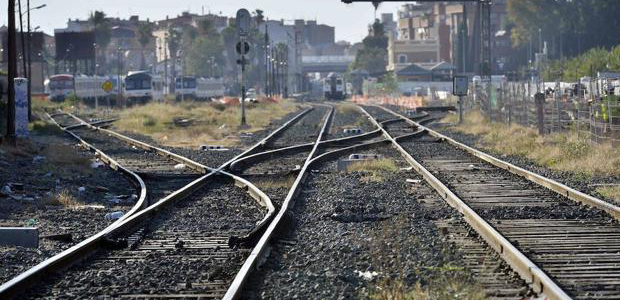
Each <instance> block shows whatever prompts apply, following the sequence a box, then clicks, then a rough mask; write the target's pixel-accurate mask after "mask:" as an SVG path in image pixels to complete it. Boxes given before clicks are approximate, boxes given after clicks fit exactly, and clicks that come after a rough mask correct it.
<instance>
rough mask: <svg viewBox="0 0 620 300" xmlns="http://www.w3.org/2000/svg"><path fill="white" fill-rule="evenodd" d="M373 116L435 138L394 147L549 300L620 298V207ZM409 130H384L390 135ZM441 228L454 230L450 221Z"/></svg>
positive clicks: (377, 111)
mask: <svg viewBox="0 0 620 300" xmlns="http://www.w3.org/2000/svg"><path fill="white" fill-rule="evenodd" d="M368 111H369V112H370V114H371V115H374V116H377V117H379V118H385V117H386V116H387V115H386V113H388V114H392V115H393V116H396V117H399V118H401V119H402V120H403V121H404V122H407V124H408V125H409V126H410V127H412V128H414V129H422V130H424V131H425V132H426V133H427V135H425V136H424V137H422V138H418V139H417V140H416V139H414V140H410V141H404V142H396V141H393V144H394V146H396V147H397V148H398V149H399V150H400V152H401V154H402V155H404V156H405V157H406V159H407V160H408V161H409V162H410V163H411V164H412V165H413V166H414V168H415V169H416V170H417V171H418V172H420V173H422V174H423V175H424V177H425V179H426V180H427V181H428V182H429V183H430V184H431V185H432V186H433V187H434V188H435V189H436V190H437V191H438V192H439V194H440V195H441V196H442V197H443V198H444V199H446V201H448V202H449V203H450V204H451V205H452V206H454V207H455V208H457V209H458V210H459V211H461V212H462V213H463V214H464V217H465V219H466V220H467V222H468V223H469V224H470V226H472V227H474V228H476V230H477V232H478V233H479V234H480V235H481V236H482V238H483V239H484V240H486V242H487V243H488V244H489V245H490V246H491V247H492V248H494V249H495V250H496V251H497V252H498V254H499V255H500V256H501V257H502V258H503V259H504V260H506V261H507V262H508V263H509V264H510V265H511V267H512V268H513V269H514V270H515V271H517V272H518V273H519V274H520V275H521V277H522V278H523V279H524V280H526V281H527V282H528V283H530V286H531V287H532V288H533V289H534V290H535V291H536V292H538V293H540V294H542V295H545V296H546V297H548V298H549V299H620V292H619V291H620V281H619V280H618V279H620V264H619V263H618V260H619V259H620V252H619V251H618V247H619V246H620V244H619V242H618V237H619V234H620V226H618V222H617V220H616V219H614V217H613V216H615V217H616V218H617V216H618V211H620V208H618V207H615V206H613V205H610V204H609V203H606V202H603V201H601V200H598V199H594V198H592V197H590V196H587V195H583V194H581V193H579V192H577V191H575V190H572V189H570V188H568V187H566V186H563V185H561V184H558V183H556V182H554V181H552V180H549V179H546V178H543V177H541V176H539V175H536V174H533V173H530V172H528V171H525V170H523V169H520V168H518V167H516V166H513V165H510V164H508V163H505V162H502V161H500V160H497V159H496V158H493V157H491V156H489V155H487V154H484V153H481V152H479V151H477V150H474V149H471V148H469V147H467V146H464V145H462V144H459V143H457V142H456V141H454V140H451V139H449V138H447V137H445V136H443V135H441V134H439V133H436V132H434V131H432V130H430V129H428V128H426V127H424V126H422V125H420V124H419V123H417V122H415V121H412V120H410V119H408V118H406V117H405V116H402V115H399V114H397V113H394V112H391V111H388V110H386V109H383V108H377V107H369V108H368ZM419 118H426V117H425V116H419ZM401 133H402V131H401V130H399V129H398V128H390V127H389V126H384V135H385V136H386V137H389V138H393V137H395V135H397V134H401ZM582 202H583V203H586V204H588V206H586V205H583V204H582ZM441 226H444V227H445V228H446V230H448V231H449V230H453V228H454V226H450V224H446V223H445V222H444V223H443V224H441ZM450 228H452V229H450Z"/></svg>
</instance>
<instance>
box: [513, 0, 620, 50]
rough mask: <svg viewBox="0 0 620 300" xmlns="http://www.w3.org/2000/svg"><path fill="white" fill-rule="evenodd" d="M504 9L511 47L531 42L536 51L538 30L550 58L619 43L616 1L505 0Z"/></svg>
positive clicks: (618, 19) (619, 34) (618, 20)
mask: <svg viewBox="0 0 620 300" xmlns="http://www.w3.org/2000/svg"><path fill="white" fill-rule="evenodd" d="M507 10H508V18H509V21H510V22H511V26H512V38H513V45H514V46H520V45H524V44H527V43H528V42H532V43H533V44H534V45H536V48H535V49H540V48H541V47H542V45H538V44H539V43H538V33H539V30H540V33H541V35H542V39H543V41H547V42H548V44H549V47H550V51H551V55H552V56H554V57H561V56H564V55H567V56H575V55H578V54H580V53H582V52H584V51H586V50H588V49H592V48H596V47H604V48H606V49H610V48H611V47H614V46H615V45H616V44H618V42H620V18H618V15H619V14H620V5H618V1H616V0H579V1H575V0H508V7H507Z"/></svg>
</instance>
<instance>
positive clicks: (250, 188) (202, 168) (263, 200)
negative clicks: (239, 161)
mask: <svg viewBox="0 0 620 300" xmlns="http://www.w3.org/2000/svg"><path fill="white" fill-rule="evenodd" d="M67 115H68V116H70V117H72V118H74V119H75V120H77V121H79V122H81V123H82V124H83V125H84V126H87V127H89V128H92V129H94V130H100V131H103V132H105V133H107V134H109V135H112V136H113V137H115V138H118V139H120V140H121V141H124V142H127V143H129V144H130V145H136V146H139V147H141V148H142V149H145V150H148V151H151V152H155V153H157V154H159V155H162V156H164V157H166V158H169V159H172V160H174V161H176V162H179V163H182V164H185V165H187V166H190V168H192V169H195V170H197V171H199V172H201V173H203V174H206V173H207V172H214V171H215V169H213V168H210V167H208V166H206V165H203V164H201V163H199V162H197V161H194V160H191V159H189V158H187V157H184V156H181V155H178V154H176V153H172V152H170V151H168V150H165V149H162V148H159V147H156V146H153V145H150V144H147V143H144V142H141V141H138V140H136V139H133V138H130V137H128V136H125V135H123V134H120V133H118V132H115V131H112V130H109V129H104V128H101V127H96V126H94V125H93V124H92V123H86V122H85V121H84V120H83V119H81V118H79V117H77V116H75V115H73V114H71V113H67ZM219 174H222V175H224V176H228V177H230V178H232V179H233V180H234V181H235V185H236V186H237V187H240V188H243V189H245V190H246V191H247V192H248V194H250V196H252V198H254V200H256V201H257V202H258V203H259V204H260V205H261V206H263V207H266V208H267V209H268V213H267V215H265V217H264V218H263V219H262V220H261V221H260V222H259V223H258V224H259V225H257V226H262V224H264V223H266V222H267V221H268V220H269V218H270V217H271V215H272V214H273V213H274V212H275V206H274V205H273V202H272V201H271V199H270V198H269V197H268V196H267V195H266V194H265V193H264V192H263V191H261V190H260V189H259V188H258V187H256V186H255V185H254V184H252V183H251V182H249V181H248V180H245V179H243V178H241V177H239V176H237V175H234V174H231V173H228V172H225V171H223V170H222V171H219Z"/></svg>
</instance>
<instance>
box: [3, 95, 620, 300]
mask: <svg viewBox="0 0 620 300" xmlns="http://www.w3.org/2000/svg"><path fill="white" fill-rule="evenodd" d="M360 112H361V114H360V115H357V116H356V114H355V113H352V112H351V111H346V115H348V116H347V117H345V118H343V119H346V120H334V118H335V116H341V117H342V116H343V115H345V114H344V113H342V112H340V114H339V113H338V111H337V110H335V109H334V108H333V107H330V106H316V107H315V108H314V109H309V110H306V111H304V112H302V113H300V114H299V115H297V116H296V117H295V118H293V119H292V120H290V121H289V122H287V123H285V124H284V125H283V126H282V127H281V128H279V129H277V130H276V131H274V132H273V133H272V134H270V135H269V136H268V137H266V138H264V139H263V140H261V141H260V142H259V143H257V144H255V145H254V146H252V147H251V148H250V149H248V150H246V151H245V152H243V153H242V154H239V155H238V156H236V157H235V158H233V159H231V160H229V161H228V162H226V163H224V164H222V165H221V166H220V167H218V168H209V167H207V166H204V165H201V164H199V163H196V162H193V161H191V160H189V159H187V158H184V157H181V156H178V155H175V154H173V153H170V152H168V151H166V150H163V149H160V148H157V147H154V146H151V145H148V144H144V143H142V142H139V141H136V140H133V139H130V138H128V137H126V136H122V135H120V134H118V133H115V132H112V131H109V130H106V129H104V128H101V127H96V126H95V125H98V124H87V123H86V122H84V121H83V120H81V119H79V118H77V117H75V116H72V115H57V116H54V118H55V121H56V122H57V123H58V124H59V126H61V127H63V128H64V129H65V130H67V128H68V129H70V130H67V131H68V132H69V133H70V134H73V135H74V136H75V137H76V138H79V139H80V140H81V142H82V143H83V144H85V145H87V147H89V148H91V149H92V150H94V151H96V152H97V153H99V155H100V158H101V159H102V160H103V161H106V162H107V163H108V164H109V165H110V166H112V167H115V168H117V169H118V170H120V171H121V172H124V173H125V174H126V176H133V177H134V182H135V183H136V185H137V186H141V187H142V190H143V191H146V190H150V189H151V188H149V186H156V185H157V180H161V179H164V180H171V179H174V180H176V179H179V180H185V181H188V180H189V181H191V182H190V183H189V184H187V185H184V186H182V187H180V188H177V187H176V186H172V187H166V188H165V189H163V190H166V191H162V192H161V194H160V195H159V197H163V198H161V199H160V200H158V199H156V198H157V197H155V199H156V200H158V201H147V199H148V197H147V196H141V200H142V202H143V203H142V204H141V205H140V207H139V208H136V207H134V208H135V209H134V210H132V211H131V212H130V213H128V214H127V215H126V216H125V217H124V218H123V219H121V220H119V221H117V222H116V223H114V224H113V225H111V226H110V227H108V228H107V229H106V230H104V231H102V232H101V233H100V234H97V235H96V236H94V237H92V238H90V239H88V240H87V241H84V242H82V243H80V244H79V245H76V246H75V247H74V248H72V249H69V250H67V251H65V252H67V253H61V254H59V255H57V256H56V257H53V258H52V259H50V260H49V261H46V262H44V263H42V264H41V265H39V266H37V267H35V268H33V269H32V270H30V271H29V272H26V273H24V274H22V275H20V276H19V277H17V278H15V279H14V280H12V281H10V282H7V283H5V284H4V285H2V286H0V296H2V297H4V296H5V295H7V296H8V295H17V294H19V293H20V291H22V290H20V288H23V287H25V286H27V285H29V284H30V283H33V282H36V281H37V278H41V276H44V274H56V275H54V276H55V277H50V278H48V280H47V281H46V282H47V284H45V285H41V286H40V287H39V289H37V290H33V292H31V293H30V294H29V295H28V296H29V297H31V298H40V297H48V298H50V299H51V298H58V297H64V298H66V297H69V298H71V296H75V295H88V296H92V297H95V296H97V295H109V296H110V295H111V296H112V297H121V298H134V299H139V298H207V299H219V298H224V299H236V298H239V297H242V298H244V299H246V298H247V299H253V298H262V296H257V293H258V291H260V289H261V288H265V286H267V287H271V288H279V287H283V286H285V285H286V284H283V285H282V286H279V287H274V286H270V285H269V284H267V285H265V284H266V281H269V280H274V281H273V282H274V283H275V282H278V279H277V277H269V276H267V275H266V274H265V273H261V272H259V273H256V271H255V270H256V267H258V266H259V265H260V264H261V261H264V260H265V259H267V265H266V266H267V268H266V269H267V270H268V269H269V268H273V267H274V265H273V262H271V263H270V259H273V257H274V256H275V257H276V258H278V259H283V258H284V257H287V256H289V255H290V254H291V251H293V253H294V251H295V249H299V247H302V248H303V249H308V247H312V245H311V244H312V243H314V242H315V241H316V240H317V239H320V238H328V237H327V236H323V237H321V236H314V233H313V231H304V228H305V227H304V226H310V227H309V228H313V226H317V225H316V224H322V223H316V222H315V221H313V219H312V217H311V216H312V215H313V214H316V213H317V212H315V211H314V208H312V207H309V206H307V205H308V203H311V202H312V201H319V203H320V202H321V201H324V200H321V199H322V196H321V193H320V190H317V189H316V188H313V189H310V190H307V191H306V190H304V188H303V187H304V184H305V185H310V187H311V186H314V185H317V186H318V187H320V186H323V187H324V188H327V186H329V185H326V184H325V183H323V182H324V180H327V181H325V182H330V180H331V181H333V180H336V181H337V180H339V179H336V178H339V175H335V176H336V177H334V175H330V174H338V172H337V171H336V170H335V160H336V159H339V158H344V157H347V155H349V154H350V153H368V154H380V155H383V156H385V157H388V158H390V159H394V160H395V161H396V165H397V167H398V168H401V171H399V172H397V173H398V174H395V175H394V176H395V177H394V179H390V180H391V181H392V182H393V180H398V179H399V178H400V179H402V177H405V176H410V177H414V178H415V177H416V176H418V177H419V178H420V179H424V180H425V181H426V182H428V185H425V186H426V187H420V188H421V190H419V191H418V192H420V193H421V195H422V196H421V197H420V196H416V198H415V199H417V200H416V201H414V202H412V203H408V202H409V201H406V200H404V199H403V200H402V201H400V202H398V201H397V202H394V204H392V205H393V206H394V207H398V205H401V206H403V205H404V206H403V207H401V208H399V209H402V210H404V211H412V212H414V213H413V215H414V216H415V215H416V214H417V211H419V210H422V211H427V212H426V213H423V215H424V214H431V215H435V217H431V218H430V219H428V218H426V217H423V219H419V217H417V219H416V220H417V221H416V222H422V220H424V222H422V223H416V224H417V225H414V227H407V225H403V228H402V230H411V231H412V235H418V234H419V233H415V232H416V230H417V231H420V230H423V231H422V232H425V233H426V234H429V232H435V233H432V234H431V235H436V234H437V232H439V233H441V235H444V236H445V237H446V240H447V242H448V244H445V245H444V246H442V247H448V248H446V249H449V247H450V246H449V245H457V247H458V248H459V249H460V250H459V252H458V253H460V254H458V255H461V257H459V258H454V260H455V261H459V262H460V264H461V265H462V266H464V267H466V269H467V270H469V272H471V273H472V274H473V275H474V276H475V277H476V282H477V283H478V284H480V285H481V286H482V287H483V288H484V291H485V293H486V295H487V297H488V298H489V299H521V298H525V297H528V296H530V295H532V294H538V295H540V296H541V297H547V298H549V299H620V295H618V294H619V293H618V292H617V290H618V289H619V288H620V287H619V286H618V285H620V281H618V280H617V278H619V275H620V274H618V273H620V263H617V261H618V258H620V245H618V243H617V242H616V241H617V240H618V239H617V238H618V237H619V236H620V229H619V228H620V227H619V226H618V224H617V221H616V220H615V219H613V218H612V217H610V215H613V216H616V217H618V216H620V208H617V207H615V206H613V205H611V204H609V203H606V202H602V201H600V200H598V199H594V198H592V197H589V196H587V195H583V194H580V193H579V192H576V191H574V190H572V189H570V188H568V187H565V186H562V185H560V184H557V183H554V182H553V181H550V180H548V179H546V178H542V177H540V176H538V175H535V174H530V173H527V171H525V170H522V169H519V168H517V167H515V166H512V165H507V164H506V163H503V162H501V161H498V160H496V159H495V158H492V157H490V156H488V155H486V154H484V153H479V152H476V150H473V149H471V148H468V147H466V146H464V145H460V144H458V143H456V142H455V141H453V140H450V139H448V138H446V137H444V136H442V135H440V134H438V133H436V132H434V131H431V130H429V129H428V128H426V127H424V126H423V125H422V123H424V124H426V123H427V122H431V121H433V120H434V118H435V117H436V116H435V114H429V113H425V112H418V113H417V114H413V115H408V116H403V115H399V114H397V113H395V112H393V111H390V110H388V109H385V108H379V107H366V109H365V110H364V109H363V108H362V109H360ZM306 117H307V119H306ZM347 118H348V119H347ZM416 121H417V122H416ZM365 122H368V123H371V124H372V125H373V126H374V127H372V126H369V125H368V124H365ZM105 123H106V122H102V123H100V124H104V125H105ZM317 124H320V125H317ZM355 124H363V125H362V126H360V127H363V128H364V130H363V131H362V132H357V134H354V135H352V136H350V135H348V134H341V133H340V132H341V129H342V128H343V127H349V126H354V125H355ZM330 135H331V136H330ZM110 137H113V138H114V139H116V140H120V142H119V144H113V143H109V142H106V141H107V138H110ZM330 138H331V139H330ZM122 143H124V146H123V145H121V144H122ZM390 144H391V145H392V146H394V148H395V149H396V151H394V150H390V149H389V148H387V149H386V146H387V145H390ZM127 145H129V147H128V146H127ZM103 150H105V151H103ZM106 153H110V154H109V155H108V154H106ZM136 153H137V154H136ZM399 155H400V157H402V158H400V159H397V158H396V157H398V156H399ZM136 156H137V157H140V156H146V157H149V159H148V162H147V163H146V164H141V163H139V162H136V161H138V160H139V159H136ZM178 164H184V165H185V167H184V168H183V169H178V168H174V167H175V166H176V165H178ZM407 165H410V166H412V167H413V169H415V171H417V172H418V173H419V174H420V175H414V174H408V173H407V172H408V171H403V170H406V168H405V167H406V166H407ZM228 169H230V171H227V170H228ZM403 172H404V173H403ZM401 173H402V174H401ZM235 174H237V175H235ZM325 176H327V177H325ZM143 177H145V178H146V179H143ZM284 177H285V178H287V179H286V180H285V181H286V182H285V183H284V184H282V185H278V186H277V187H273V186H270V185H269V184H263V183H264V182H273V181H274V180H278V179H282V178H284ZM330 178H331V179H330ZM149 180H153V181H149ZM308 180H309V181H308ZM140 181H142V183H140ZM414 181H415V180H414ZM261 182H263V183H261ZM254 183H256V184H254ZM179 184H181V183H179ZM235 185H236V187H235ZM349 185H350V183H349V184H345V185H344V186H342V187H340V188H343V190H342V191H341V193H345V194H343V195H342V198H335V201H336V202H334V203H329V202H328V203H327V204H326V205H325V204H323V205H322V206H319V208H320V209H319V210H318V212H321V211H322V210H325V208H327V209H328V210H327V211H326V212H329V211H330V209H336V210H337V211H338V212H339V213H337V214H336V217H334V216H332V217H330V218H331V220H332V221H331V222H332V223H329V222H328V223H327V224H323V225H321V228H324V229H325V228H329V227H330V226H334V225H333V224H334V223H333V221H336V222H337V223H351V222H353V224H357V222H362V223H363V222H368V221H370V222H374V221H373V220H375V218H374V217H376V218H378V219H376V220H383V219H385V218H387V219H390V218H392V217H391V215H392V214H393V215H394V216H397V215H398V214H399V213H398V212H399V211H398V210H397V211H394V212H391V210H392V208H388V207H385V206H384V203H383V202H378V203H374V204H373V202H372V201H371V202H369V203H365V206H360V207H357V206H356V205H357V204H355V203H353V202H346V201H349V200H346V199H352V198H351V195H349V194H348V193H351V191H350V190H349V188H351V187H352V186H350V187H347V186H349ZM238 187H241V189H239V188H238ZM545 187H547V188H545ZM175 188H177V189H176V190H175ZM332 188H333V187H332ZM431 188H432V189H434V190H435V191H434V192H432V191H431ZM375 190H376V191H379V190H383V188H380V187H375ZM246 191H247V193H246ZM166 193H167V195H166ZM335 193H337V191H336V192H335ZM144 194H147V193H146V192H145V193H144ZM347 195H348V196H347ZM382 197H383V199H385V197H388V198H390V197H393V196H387V195H386V196H382ZM298 198H299V199H301V200H298ZM441 198H443V199H441ZM253 199H254V200H257V201H258V202H259V203H258V204H259V205H257V204H256V203H254V200H253ZM272 199H277V200H275V201H273V200H272ZM340 199H343V200H345V202H346V203H344V202H343V203H340V204H339V201H341V200H340ZM394 199H399V198H394ZM299 201H302V202H301V204H302V205H301V206H299V207H297V206H296V204H297V203H298V202H299ZM308 201H311V202H308ZM395 201H396V200H395ZM576 201H579V202H583V203H586V204H589V205H591V206H594V207H595V208H590V207H587V206H584V205H581V204H579V203H578V202H576ZM448 204H449V205H450V206H452V207H453V208H454V209H450V208H448V206H447V205H448ZM334 205H336V206H334ZM342 205H344V207H348V206H350V208H345V209H344V213H343V211H342V209H343V206H342ZM261 206H263V207H268V209H267V212H265V209H264V208H262V209H261ZM338 207H340V208H338ZM356 207H357V208H356ZM349 209H350V210H351V211H350V212H349V211H348V210H349ZM205 212H209V213H205ZM326 212H325V211H324V212H323V213H326ZM359 213H361V216H362V217H361V218H362V219H359V218H360V215H359ZM454 213H457V214H458V215H453V214H454ZM306 214H309V215H308V217H303V218H302V220H308V221H307V222H310V223H307V224H309V225H304V226H301V225H294V226H291V223H290V222H291V221H293V220H295V219H297V220H299V218H301V217H302V216H305V215H306ZM317 216H318V217H319V218H322V217H320V216H321V214H319V215H317ZM338 216H340V217H338ZM373 216H374V217H373ZM450 216H452V217H450ZM367 217H368V218H370V219H365V218H367ZM414 218H416V217H414ZM401 219H402V218H401V217H399V220H401ZM429 220H430V223H429ZM257 222H258V224H257ZM431 223H432V224H431ZM465 223H467V224H468V226H469V229H466V227H464V224H465ZM293 224H296V223H293ZM302 224H303V223H302ZM360 224H361V223H360ZM420 224H426V225H424V226H422V225H420ZM299 226H301V227H299ZM337 226H341V225H337ZM364 228H365V227H364ZM373 228H376V227H373ZM287 230H289V232H288V233H287ZM334 230H336V231H338V230H340V229H338V227H336V229H334ZM351 230H352V228H351ZM364 230H366V229H364ZM351 232H352V233H353V234H351V233H349V234H348V235H350V236H351V237H355V236H356V235H357V234H359V235H361V236H364V233H363V232H365V231H362V232H360V233H356V231H351ZM299 234H300V235H299ZM297 235H299V236H297ZM303 236H314V238H312V239H311V244H307V245H306V244H304V243H305V242H303V241H304V239H303V238H299V237H303ZM399 242H401V243H405V244H403V246H404V247H407V244H406V243H412V242H415V243H418V242H419V241H418V240H409V241H407V238H405V240H402V241H399ZM298 243H299V245H298ZM350 243H351V245H357V244H356V243H357V240H356V239H353V240H351V241H350ZM429 243H431V242H430V241H429ZM432 244H433V245H435V242H432ZM440 244H441V243H440ZM365 245H366V244H360V245H358V246H355V247H362V248H364V247H365ZM388 245H389V244H388ZM446 245H447V246H446ZM366 246H367V245H366ZM384 247H385V246H384ZM388 247H389V246H388ZM86 249H88V250H86ZM70 250H73V251H70ZM367 250H368V249H367ZM274 251H275V252H274ZM324 251H325V253H319V254H317V255H319V256H317V258H315V259H318V260H321V258H320V257H321V256H322V255H325V254H326V253H329V251H328V250H327V249H324ZM420 251H422V250H420ZM436 251H440V250H436ZM270 252H273V253H275V254H272V255H271V256H269V253H270ZM314 252H316V251H314ZM314 252H312V253H314ZM448 252H449V251H448ZM339 255H340V254H339V252H338V251H337V252H336V253H333V254H332V256H333V257H334V258H333V259H335V261H333V262H332V264H333V265H334V266H335V265H337V264H338V263H339V261H338V259H339V258H338V257H339ZM393 255H396V256H397V257H398V256H399V255H402V253H398V252H395V253H393ZM416 255H417V254H416ZM76 257H77V258H79V259H81V260H82V263H79V264H76V262H77V261H78V260H79V259H76ZM87 257H88V258H87ZM268 257H270V258H268ZM364 257H365V259H369V258H368V257H366V256H364V255H362V258H364ZM388 257H393V256H388ZM431 261H432V259H431ZM440 261H441V259H440ZM363 265H364V264H363V263H362V266H363ZM69 266H72V267H71V268H70V269H69V272H65V273H58V271H61V270H64V269H66V268H67V267H69ZM161 266H163V267H161ZM362 266H360V268H361V267H362ZM275 267H276V268H281V266H280V263H276V265H275ZM346 267H347V266H346V265H345V266H343V268H345V269H346ZM293 268H294V269H295V268H298V267H296V266H293ZM55 271H56V272H55ZM144 274H151V275H150V276H144ZM267 274H268V273H267ZM339 276H345V277H346V276H347V275H339ZM301 278H303V277H301ZM351 280H353V279H351ZM261 281H262V282H261ZM300 282H303V280H302V281H300ZM284 283H290V278H288V279H286V280H285V281H284ZM528 285H529V286H528ZM305 287H306V288H309V287H308V286H305ZM297 288H299V287H297ZM314 288H316V286H314ZM336 289H337V288H336ZM312 290H313V288H309V289H307V290H306V291H312ZM337 290H338V289H337ZM338 291H340V290H338ZM340 292H343V293H344V294H343V295H347V293H350V292H351V291H350V290H349V291H348V292H347V291H340ZM263 294H264V292H263ZM319 294H320V292H319V291H316V293H314V294H313V295H319ZM264 295H269V294H264ZM294 295H296V294H286V295H284V294H277V293H276V294H274V295H271V296H272V297H271V298H274V297H275V298H278V297H288V296H294ZM297 296H298V295H297ZM76 297H77V296H76Z"/></svg>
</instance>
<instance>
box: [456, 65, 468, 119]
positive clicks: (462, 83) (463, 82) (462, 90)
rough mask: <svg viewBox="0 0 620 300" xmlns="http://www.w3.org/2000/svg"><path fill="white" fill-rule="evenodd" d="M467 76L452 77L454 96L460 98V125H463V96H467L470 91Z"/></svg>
mask: <svg viewBox="0 0 620 300" xmlns="http://www.w3.org/2000/svg"><path fill="white" fill-rule="evenodd" d="M468 84H469V79H468V77H467V76H462V75H457V76H454V77H452V94H453V95H455V96H458V97H459V124H463V96H467V92H468V89H469V86H468Z"/></svg>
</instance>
